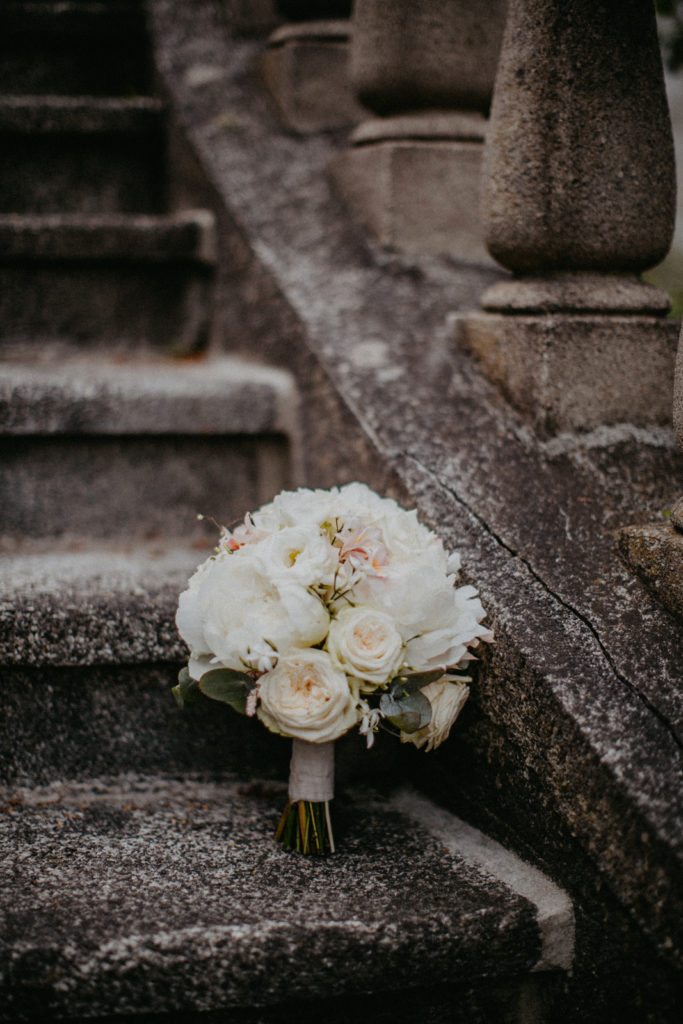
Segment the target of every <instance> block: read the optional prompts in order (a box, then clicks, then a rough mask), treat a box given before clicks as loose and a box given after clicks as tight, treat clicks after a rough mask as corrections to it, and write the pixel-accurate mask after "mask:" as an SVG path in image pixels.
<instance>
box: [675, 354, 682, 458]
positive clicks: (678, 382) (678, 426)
mask: <svg viewBox="0 0 683 1024" xmlns="http://www.w3.org/2000/svg"><path fill="white" fill-rule="evenodd" d="M674 433H675V435H676V443H677V444H678V448H679V451H681V452H683V344H681V341H680V339H679V341H678V356H677V357H676V371H675V375H674Z"/></svg>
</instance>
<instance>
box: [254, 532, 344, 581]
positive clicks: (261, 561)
mask: <svg viewBox="0 0 683 1024" xmlns="http://www.w3.org/2000/svg"><path fill="white" fill-rule="evenodd" d="M253 558H254V562H255V564H256V566H257V567H258V570H259V572H261V574H262V575H264V576H267V577H268V578H269V579H271V580H272V581H273V583H275V584H276V585H277V584H282V583H298V584H299V585H300V586H302V587H309V586H312V585H314V584H316V583H322V584H324V585H325V586H329V585H331V584H332V582H333V581H334V574H335V571H336V569H337V566H338V565H339V560H338V557H337V551H336V550H335V548H333V547H332V544H331V543H330V538H329V537H328V536H327V534H321V533H320V531H319V530H318V529H317V528H316V527H314V526H309V527H302V526H289V527H286V528H285V529H282V530H278V531H277V533H274V534H271V536H270V537H267V538H266V539H265V540H263V541H260V542H259V543H258V544H257V545H256V546H255V547H254V549H253Z"/></svg>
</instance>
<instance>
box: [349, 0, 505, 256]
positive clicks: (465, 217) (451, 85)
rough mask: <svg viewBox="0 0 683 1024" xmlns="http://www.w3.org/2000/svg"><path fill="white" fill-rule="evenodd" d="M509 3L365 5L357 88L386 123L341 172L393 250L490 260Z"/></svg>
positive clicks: (358, 6)
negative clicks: (489, 216)
mask: <svg viewBox="0 0 683 1024" xmlns="http://www.w3.org/2000/svg"><path fill="white" fill-rule="evenodd" d="M505 8H506V0H488V3H486V4H481V3H480V4H472V3H471V2H470V0H392V3H390V4H387V3H383V2H381V0H356V2H355V4H354V12H353V37H352V44H351V79H352V83H353V86H354V87H355V89H356V94H357V96H358V98H359V100H360V102H361V103H362V104H363V105H364V106H365V107H367V108H369V109H370V110H371V111H372V112H373V113H375V114H376V115H378V116H377V117H375V118H373V119H372V120H368V121H365V122H363V123H362V124H361V125H360V126H359V127H358V128H357V129H356V131H355V132H354V133H353V135H352V136H351V140H350V146H349V148H348V149H347V150H346V151H345V153H344V154H343V155H342V156H341V158H340V159H339V160H338V162H337V164H336V165H335V168H334V173H335V178H336V180H337V183H338V185H339V187H340V190H341V192H342V194H343V195H344V197H345V198H346V200H347V202H348V204H349V206H350V208H351V210H352V212H353V213H354V215H355V216H356V217H357V218H358V219H359V220H360V221H361V222H362V223H364V224H365V225H366V226H367V227H368V228H369V229H370V231H371V232H372V233H373V234H374V235H375V236H376V237H377V238H378V239H379V241H380V242H381V243H382V244H384V245H387V246H392V247H394V248H396V249H400V250H403V251H407V252H429V253H444V254H448V255H451V256H454V257H456V258H459V259H463V260H465V261H468V262H472V261H474V262H484V263H490V258H489V257H488V254H487V253H486V250H485V248H484V245H483V240H482V229H481V219H480V216H479V188H480V178H481V157H482V151H483V140H484V133H485V128H486V115H487V113H488V107H489V103H490V98H491V90H492V87H493V79H494V76H495V68H496V63H497V59H498V53H499V50H500V41H501V38H502V32H503V24H504V19H505Z"/></svg>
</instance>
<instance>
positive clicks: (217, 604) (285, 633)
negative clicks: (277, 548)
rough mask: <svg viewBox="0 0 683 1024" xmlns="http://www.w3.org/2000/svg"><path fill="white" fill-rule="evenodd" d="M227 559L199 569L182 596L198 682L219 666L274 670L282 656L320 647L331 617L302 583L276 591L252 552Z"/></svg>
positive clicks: (182, 626)
mask: <svg viewBox="0 0 683 1024" xmlns="http://www.w3.org/2000/svg"><path fill="white" fill-rule="evenodd" d="M253 550H254V548H253V547H251V546H250V547H248V548H244V549H240V551H239V552H236V553H235V554H223V555H219V556H218V557H216V558H213V559H210V560H209V561H208V562H207V563H204V566H202V567H200V572H199V575H198V574H195V576H197V579H195V578H194V577H193V580H191V581H190V586H189V589H188V590H186V591H185V592H184V593H183V594H181V597H180V602H179V607H178V614H177V616H176V623H177V625H178V629H179V631H180V634H181V636H182V637H183V639H184V640H185V642H186V643H187V644H188V646H189V647H190V652H191V660H190V667H189V671H190V674H191V675H193V678H198V676H197V675H196V673H197V672H200V671H202V670H203V671H206V670H207V668H206V661H207V656H208V655H212V659H211V661H212V663H213V664H214V665H222V666H224V667H226V668H233V669H236V670H242V669H244V668H245V667H252V668H255V669H258V670H261V671H262V670H263V669H264V668H268V667H271V666H272V662H273V660H274V659H275V658H276V657H277V656H278V654H284V653H286V652H287V651H289V650H291V649H292V648H299V647H306V646H308V645H311V644H316V643H320V642H321V641H322V640H323V639H324V638H325V636H326V634H327V630H328V626H329V614H328V612H327V610H326V609H325V607H324V605H323V604H322V602H321V601H319V600H318V598H316V597H315V596H314V595H313V594H311V593H310V592H309V591H308V590H307V589H306V588H305V587H303V586H299V585H297V584H290V585H282V586H279V587H278V586H276V585H275V584H274V583H273V582H272V581H271V580H270V579H269V578H268V576H266V575H264V574H262V573H261V572H259V571H257V568H256V567H255V564H254V560H253V558H252V557H250V554H248V553H249V552H253Z"/></svg>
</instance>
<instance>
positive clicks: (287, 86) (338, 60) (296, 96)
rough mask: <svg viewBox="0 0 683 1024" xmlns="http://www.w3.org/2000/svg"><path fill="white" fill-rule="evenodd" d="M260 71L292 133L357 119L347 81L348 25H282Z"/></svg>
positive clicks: (357, 106)
mask: <svg viewBox="0 0 683 1024" xmlns="http://www.w3.org/2000/svg"><path fill="white" fill-rule="evenodd" d="M261 68H262V73H263V79H264V82H265V84H266V86H267V88H268V90H269V91H270V93H271V95H272V97H273V99H274V100H275V102H276V104H277V106H278V108H279V110H280V113H281V115H282V118H283V121H284V123H285V124H286V125H287V127H288V128H290V129H292V130H293V131H295V132H301V133H302V134H306V133H308V132H319V131H332V130H333V129H340V128H347V127H349V126H350V125H354V124H357V123H358V121H360V120H361V118H362V117H363V108H362V107H361V106H360V104H359V103H358V102H357V100H356V98H355V96H354V93H353V91H352V89H351V83H350V80H349V22H348V21H318V20H316V21H306V22H302V23H299V24H296V25H283V26H282V27H281V28H279V29H276V30H275V32H273V34H272V35H271V37H270V39H269V41H268V48H267V49H266V51H265V53H264V54H263V57H262V63H261Z"/></svg>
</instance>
